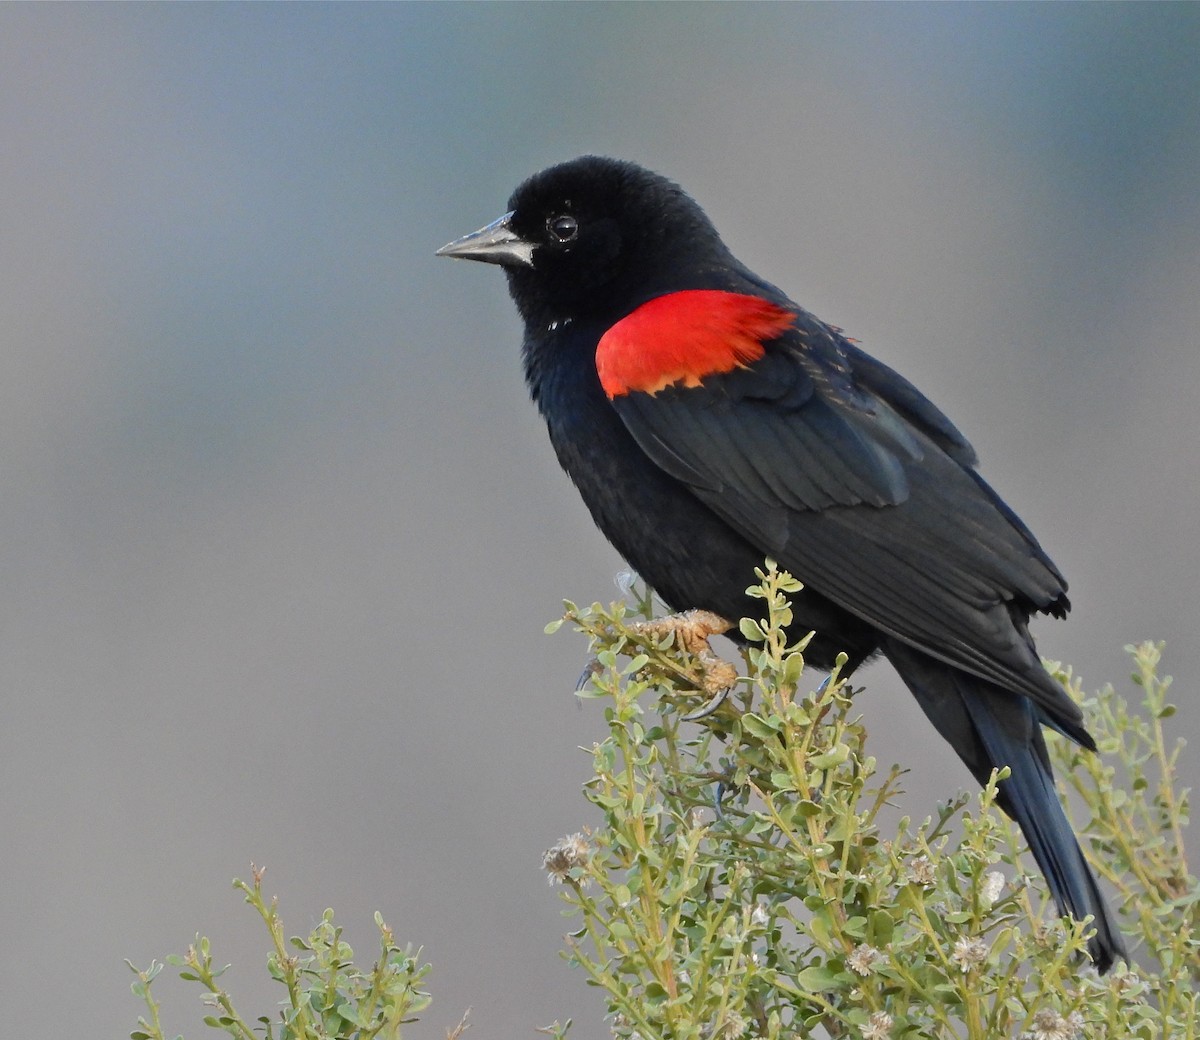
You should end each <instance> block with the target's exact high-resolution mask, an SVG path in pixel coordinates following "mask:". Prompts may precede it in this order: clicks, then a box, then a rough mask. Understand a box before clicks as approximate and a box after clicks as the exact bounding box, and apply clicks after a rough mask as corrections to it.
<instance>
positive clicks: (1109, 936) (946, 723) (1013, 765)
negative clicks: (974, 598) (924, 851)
mask: <svg viewBox="0 0 1200 1040" xmlns="http://www.w3.org/2000/svg"><path fill="white" fill-rule="evenodd" d="M883 650H884V653H886V654H887V656H888V659H889V660H890V661H891V662H892V664H893V665H894V666H895V668H896V670H897V671H898V672H899V673H900V677H901V678H902V679H903V680H904V682H905V683H906V684H907V686H908V688H909V689H910V690H911V691H912V692H913V695H914V696H915V697H916V698H917V701H918V702H919V703H920V705H921V707H922V709H923V710H924V711H925V714H926V715H928V716H929V719H930V721H931V722H932V723H933V724H934V726H936V727H937V729H938V732H940V733H941V734H942V736H943V737H945V738H946V740H947V741H949V743H950V745H951V746H952V747H953V748H954V750H955V751H957V752H958V754H959V757H961V758H962V760H963V761H964V762H965V763H966V764H967V767H968V768H969V769H970V770H971V772H972V773H973V774H974V775H975V778H976V779H977V780H978V781H979V782H980V783H986V782H987V780H988V778H989V777H990V776H991V773H992V770H993V769H998V768H1000V767H1002V766H1008V767H1009V770H1010V775H1009V777H1008V779H1006V780H1004V781H1002V782H1001V784H1000V787H999V792H998V796H997V802H998V803H999V805H1000V808H1001V809H1003V810H1004V811H1005V812H1006V813H1008V815H1009V816H1011V817H1012V819H1013V820H1014V821H1015V822H1016V824H1017V826H1018V827H1020V828H1021V833H1022V834H1024V835H1025V840H1026V841H1027V842H1028V843H1029V850H1030V852H1032V853H1033V858H1034V859H1035V860H1036V861H1037V864H1038V867H1040V868H1041V871H1042V874H1043V875H1044V876H1045V878H1046V883H1047V884H1048V885H1049V887H1050V892H1051V894H1052V895H1053V896H1054V899H1055V901H1056V902H1057V903H1058V906H1059V909H1060V910H1061V911H1062V912H1063V913H1064V914H1069V915H1070V916H1071V917H1073V918H1075V919H1076V920H1082V919H1083V918H1084V917H1086V916H1088V915H1091V917H1092V918H1093V922H1092V923H1093V926H1094V928H1095V934H1093V936H1092V938H1091V939H1090V940H1089V942H1088V952H1089V954H1090V955H1091V958H1092V960H1093V961H1094V962H1095V965H1096V967H1097V969H1098V970H1099V971H1100V972H1102V973H1103V972H1106V971H1108V969H1109V968H1110V967H1112V964H1113V962H1114V961H1115V960H1116V959H1117V958H1118V957H1124V956H1125V951H1124V948H1123V946H1122V944H1121V938H1120V934H1119V932H1118V931H1117V928H1116V924H1115V922H1114V921H1113V919H1112V917H1111V915H1110V914H1109V910H1108V905H1107V903H1106V902H1105V900H1104V897H1103V896H1102V895H1101V894H1100V889H1099V887H1098V886H1097V884H1096V879H1095V877H1094V876H1093V875H1092V872H1091V869H1090V868H1089V867H1088V864H1087V860H1086V859H1085V858H1084V855H1083V850H1082V849H1081V848H1080V847H1079V842H1078V841H1077V839H1076V837H1075V834H1074V832H1073V831H1072V830H1071V825H1070V823H1069V822H1068V821H1067V817H1066V813H1064V812H1063V808H1062V805H1061V803H1060V802H1059V800H1058V794H1057V792H1056V790H1055V787H1054V775H1053V773H1052V771H1051V768H1050V758H1049V755H1048V754H1047V751H1046V743H1045V740H1044V738H1043V736H1042V729H1041V726H1042V722H1043V720H1041V719H1039V717H1038V714H1037V710H1036V708H1035V706H1034V704H1033V702H1032V701H1030V700H1029V698H1027V697H1025V696H1023V695H1021V694H1018V693H1013V692H1011V691H1009V690H1005V689H1003V688H1002V687H999V686H996V685H995V684H993V683H990V682H987V681H986V680H984V679H980V678H978V677H976V676H973V675H970V674H968V673H966V672H962V671H960V670H958V669H956V668H952V667H950V666H949V665H946V664H943V663H942V662H940V661H937V660H934V659H933V658H931V657H928V656H926V655H925V654H922V653H921V652H920V651H917V650H914V649H912V648H911V647H909V646H907V645H905V644H902V643H898V642H897V641H895V640H890V639H889V640H887V641H885V643H884V646H883Z"/></svg>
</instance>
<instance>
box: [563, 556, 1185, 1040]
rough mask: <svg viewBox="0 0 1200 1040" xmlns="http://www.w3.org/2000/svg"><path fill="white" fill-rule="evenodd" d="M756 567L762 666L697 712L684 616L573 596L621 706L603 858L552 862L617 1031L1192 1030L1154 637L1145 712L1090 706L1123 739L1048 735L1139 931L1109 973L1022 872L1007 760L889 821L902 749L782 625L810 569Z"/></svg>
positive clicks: (609, 746) (600, 689)
mask: <svg viewBox="0 0 1200 1040" xmlns="http://www.w3.org/2000/svg"><path fill="white" fill-rule="evenodd" d="M760 577H761V579H762V585H761V587H758V588H753V589H750V590H749V592H750V594H751V595H752V596H756V597H758V599H759V600H760V602H761V603H762V605H763V616H762V617H760V618H757V619H747V620H745V621H743V622H742V625H741V630H742V633H743V635H745V636H746V637H747V638H748V639H749V640H751V641H752V645H751V648H750V649H748V650H747V651H745V653H744V655H743V656H744V659H745V666H746V667H745V676H744V678H743V679H742V680H741V681H740V682H739V684H738V687H737V689H736V690H735V693H734V695H733V696H732V697H731V698H730V701H729V702H728V703H727V704H726V705H725V706H724V707H723V708H722V709H721V710H720V711H719V712H718V713H717V714H716V715H714V716H713V717H711V718H710V719H707V720H705V722H704V723H702V724H696V723H689V722H686V721H682V719H681V716H682V714H683V713H684V712H685V711H686V710H687V708H689V707H692V706H694V704H695V698H696V693H695V690H696V688H697V686H698V685H699V680H700V676H699V674H698V672H697V665H696V663H695V661H694V660H692V659H690V658H689V657H688V656H687V655H686V654H680V653H679V652H677V651H676V649H675V647H674V646H673V645H672V643H673V640H672V639H671V638H670V637H669V636H668V637H666V638H665V639H661V640H654V639H652V638H651V639H647V638H646V636H645V634H644V630H643V629H640V628H639V627H638V626H636V625H634V626H631V625H630V624H629V620H628V616H629V614H630V612H631V611H630V608H629V607H627V605H626V604H623V603H617V604H614V605H613V606H611V607H608V608H604V607H601V606H600V605H598V604H597V605H594V606H592V607H590V608H588V609H586V610H581V609H579V608H578V607H576V606H574V605H573V604H567V611H566V615H565V619H564V620H569V621H571V622H572V623H574V625H575V626H576V627H578V628H579V629H581V630H582V631H584V632H585V633H587V634H588V636H589V637H590V639H591V641H592V645H593V648H594V652H595V653H596V657H597V660H598V662H599V664H600V668H599V670H597V672H596V673H595V674H594V675H593V677H592V679H591V681H590V684H589V687H588V689H587V690H586V691H584V695H585V696H589V697H594V698H598V699H601V700H602V701H603V702H604V703H605V715H606V718H607V721H608V724H609V735H608V738H607V739H606V740H604V741H603V742H602V743H600V744H598V745H597V746H596V748H595V749H594V752H593V758H594V763H595V776H594V777H593V779H592V780H591V782H590V783H589V784H588V785H587V797H588V799H589V801H591V802H592V803H593V804H594V805H595V806H596V807H597V808H598V809H599V810H600V814H601V819H600V821H599V822H598V823H596V824H595V826H594V827H593V828H592V830H591V833H590V835H589V836H588V842H589V845H590V846H591V855H590V856H588V857H586V858H584V859H582V860H581V861H580V862H579V863H578V864H577V865H575V866H573V867H571V868H570V869H569V870H566V871H564V872H562V874H561V876H560V880H561V881H562V882H563V883H564V885H565V892H564V895H565V898H566V901H567V903H568V904H569V906H570V908H571V911H572V912H574V913H575V914H577V915H578V916H579V917H580V918H581V919H582V922H581V927H580V928H579V929H578V930H577V931H576V932H574V933H573V934H572V936H571V937H570V948H569V951H568V952H569V957H570V960H571V961H572V962H573V963H575V964H577V965H578V966H579V967H581V968H582V969H583V970H584V971H585V972H586V974H587V976H588V978H589V979H590V981H591V982H592V983H593V984H595V985H598V986H601V987H602V988H603V989H604V990H605V991H606V993H607V994H608V1000H609V1007H610V1010H611V1013H612V1016H613V1019H612V1021H613V1029H614V1032H615V1033H616V1034H617V1036H619V1037H622V1038H625V1037H635V1036H636V1037H640V1038H641V1040H650V1038H659V1037H662V1038H671V1040H692V1038H696V1040H708V1038H711V1037H724V1038H733V1037H741V1036H745V1037H748V1038H749V1037H761V1038H763V1040H775V1038H777V1037H785V1036H786V1037H795V1036H801V1037H805V1036H830V1037H843V1036H845V1037H864V1038H866V1040H879V1038H883V1037H894V1038H901V1037H913V1038H916V1037H921V1038H950V1037H969V1038H973V1040H975V1038H978V1040H983V1038H989V1040H991V1038H997V1037H1026V1036H1028V1037H1033V1038H1036V1040H1068V1038H1070V1037H1074V1036H1089V1037H1108V1036H1112V1037H1116V1036H1128V1037H1146V1038H1149V1037H1163V1038H1171V1040H1175V1038H1181V1040H1182V1038H1195V1037H1196V1035H1197V1030H1198V1029H1200V1025H1198V1014H1200V1005H1198V1003H1197V1000H1198V998H1197V996H1196V993H1195V989H1196V986H1197V983H1200V895H1198V894H1197V884H1196V879H1195V878H1194V877H1192V876H1191V875H1190V874H1189V873H1188V868H1187V863H1186V860H1185V858H1184V850H1183V838H1182V835H1183V829H1184V827H1185V826H1186V823H1187V799H1186V792H1177V791H1175V789H1174V783H1173V782H1174V767H1175V764H1176V761H1177V758H1178V755H1179V749H1178V748H1175V749H1171V750H1168V748H1167V744H1166V738H1165V734H1164V732H1163V729H1162V725H1161V723H1162V720H1163V719H1165V718H1167V717H1169V715H1170V713H1171V711H1172V709H1171V708H1170V706H1169V705H1168V704H1167V702H1166V699H1165V694H1166V690H1167V686H1168V684H1169V680H1160V679H1158V678H1157V674H1156V666H1157V664H1158V657H1159V649H1160V648H1159V647H1157V646H1154V645H1153V644H1143V645H1141V646H1139V647H1136V648H1130V650H1131V652H1132V653H1133V656H1134V660H1135V665H1136V668H1137V671H1136V673H1135V676H1134V679H1135V681H1136V682H1138V683H1139V685H1141V687H1142V689H1143V691H1144V694H1145V709H1146V714H1145V717H1143V716H1141V715H1137V714H1135V713H1133V712H1131V711H1130V710H1129V708H1128V706H1127V704H1126V703H1125V701H1124V700H1123V699H1122V698H1120V697H1118V696H1117V695H1116V694H1115V693H1114V692H1113V691H1111V690H1106V691H1105V692H1103V693H1102V694H1101V695H1099V696H1098V697H1096V698H1093V699H1090V700H1087V701H1085V702H1084V707H1085V710H1086V711H1087V712H1088V714H1089V724H1090V725H1091V727H1092V730H1093V732H1094V733H1095V735H1096V737H1097V740H1098V742H1099V744H1100V746H1101V749H1102V750H1103V751H1105V752H1106V753H1107V754H1106V757H1104V758H1098V757H1096V756H1092V755H1087V754H1085V753H1082V752H1079V750H1078V749H1077V748H1075V747H1074V745H1070V744H1068V743H1067V742H1066V741H1063V740H1058V739H1056V740H1054V754H1055V756H1056V759H1057V767H1058V770H1059V772H1060V775H1062V776H1065V777H1069V781H1068V782H1069V783H1070V785H1071V786H1073V787H1074V789H1075V790H1076V791H1077V792H1078V795H1079V798H1078V801H1080V802H1081V803H1082V805H1083V806H1084V807H1085V809H1086V810H1087V813H1088V817H1089V818H1088V819H1087V820H1085V821H1083V825H1082V827H1081V828H1080V829H1081V836H1082V840H1083V844H1084V845H1085V847H1086V848H1087V849H1088V852H1089V857H1090V858H1092V860H1093V862H1094V864H1095V865H1096V867H1097V869H1098V870H1099V871H1100V872H1101V874H1102V876H1104V877H1105V878H1107V879H1108V881H1109V882H1110V883H1111V884H1112V886H1113V887H1114V889H1115V892H1116V896H1115V904H1116V906H1117V907H1118V908H1119V916H1120V919H1121V920H1122V921H1123V922H1124V925H1125V929H1126V931H1127V934H1128V938H1129V940H1130V946H1131V948H1132V949H1134V950H1135V951H1136V953H1135V959H1136V960H1137V962H1138V969H1137V973H1135V972H1133V971H1130V970H1128V969H1126V968H1125V967H1123V966H1122V967H1118V968H1117V969H1116V970H1114V971H1113V972H1112V973H1110V975H1108V976H1107V977H1105V978H1101V977H1099V976H1098V975H1097V974H1096V973H1095V972H1094V970H1092V969H1091V968H1090V967H1089V966H1087V965H1088V963H1089V962H1088V961H1087V958H1086V955H1085V954H1084V949H1085V938H1086V935H1087V932H1088V926H1087V924H1086V923H1072V922H1069V921H1063V920H1060V919H1059V918H1058V917H1057V912H1056V911H1055V909H1054V907H1053V905H1052V904H1049V903H1048V901H1047V899H1046V897H1045V895H1044V886H1043V883H1042V880H1041V878H1040V877H1038V876H1036V875H1035V876H1033V877H1027V876H1026V875H1025V873H1024V867H1023V864H1022V861H1021V858H1020V855H1019V848H1018V842H1019V835H1018V833H1017V831H1016V829H1015V828H1014V827H1012V826H1011V825H1010V824H1009V822H1008V820H1007V819H1006V818H1005V817H1004V816H1003V815H1002V814H1001V813H1000V812H999V811H998V810H997V809H995V808H994V806H993V803H994V796H995V780H996V779H997V778H993V782H992V784H991V785H990V786H989V787H988V788H987V789H986V790H984V791H983V792H982V793H981V794H980V795H979V796H978V797H966V796H964V797H961V798H959V799H957V800H955V801H954V802H952V803H950V804H949V805H946V806H944V807H942V808H940V809H939V810H938V812H937V813H936V814H935V815H934V816H932V817H931V818H929V819H926V820H924V822H922V823H919V824H916V825H914V824H913V822H912V821H911V820H910V819H908V818H904V819H902V820H900V822H899V824H898V825H892V826H890V827H888V826H886V825H885V824H884V823H883V817H881V812H882V810H883V809H884V807H885V806H886V805H889V804H892V803H894V802H895V801H896V800H897V799H898V797H899V795H900V783H901V778H902V773H903V771H902V770H901V769H900V768H899V767H893V768H892V769H890V770H888V771H886V772H884V773H879V772H877V769H876V762H875V760H874V759H873V758H872V757H870V755H868V754H867V751H866V731H865V729H864V727H863V724H862V720H861V718H860V717H859V716H858V714H857V713H856V712H855V710H854V704H853V696H852V694H851V692H850V691H849V689H848V688H847V686H846V684H845V683H844V682H842V681H841V680H840V679H839V678H838V676H837V675H836V673H835V674H834V675H833V676H832V677H831V679H830V681H829V682H828V683H826V684H825V685H824V686H823V687H822V688H821V689H819V690H818V692H816V693H811V694H810V693H804V692H803V690H804V686H803V684H804V683H805V681H806V680H807V676H806V675H805V674H804V658H803V653H804V643H805V641H804V640H802V641H801V642H800V643H798V644H795V645H787V643H786V635H785V629H786V626H787V625H788V624H789V622H790V621H791V612H790V608H789V606H788V600H787V596H788V595H789V594H790V593H793V592H795V591H796V590H797V589H798V588H799V585H798V583H797V582H796V581H795V580H794V579H792V578H791V577H789V576H788V575H786V574H784V573H782V572H779V571H778V570H776V569H775V568H774V567H773V566H771V565H770V564H768V566H767V567H766V568H765V569H764V570H763V571H761V572H760ZM648 607H649V603H648V601H647V599H646V598H645V597H643V599H642V601H641V602H640V604H638V605H637V607H635V608H634V612H636V610H637V609H640V610H641V611H642V612H647V611H648ZM551 627H555V626H551ZM1058 671H1059V673H1060V675H1061V677H1062V679H1063V681H1064V682H1065V683H1066V684H1067V687H1068V689H1070V690H1071V692H1072V694H1073V695H1075V696H1076V697H1077V698H1080V699H1082V696H1081V693H1080V689H1079V684H1078V682H1077V681H1074V680H1072V679H1071V676H1070V674H1069V672H1066V671H1063V670H1061V669H1059V670H1058ZM1114 758H1115V759H1116V761H1117V763H1118V764H1119V768H1118V767H1116V766H1114V765H1112V764H1111V762H1112V760H1113V759H1114ZM1118 774H1119V779H1120V783H1118V782H1117V778H1118Z"/></svg>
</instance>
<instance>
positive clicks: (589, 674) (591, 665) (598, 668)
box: [575, 657, 604, 693]
mask: <svg viewBox="0 0 1200 1040" xmlns="http://www.w3.org/2000/svg"><path fill="white" fill-rule="evenodd" d="M602 671H604V665H602V664H601V663H600V659H599V658H597V657H593V658H592V659H591V660H590V661H588V663H587V664H585V665H584V666H583V671H582V672H580V673H579V678H578V679H576V680H575V692H576V693H582V692H583V688H584V687H585V686H587V684H588V683H589V682H591V681H592V679H594V678H595V677H596V676H597V675H599V674H600V673H601V672H602Z"/></svg>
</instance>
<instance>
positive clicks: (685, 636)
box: [630, 610, 738, 722]
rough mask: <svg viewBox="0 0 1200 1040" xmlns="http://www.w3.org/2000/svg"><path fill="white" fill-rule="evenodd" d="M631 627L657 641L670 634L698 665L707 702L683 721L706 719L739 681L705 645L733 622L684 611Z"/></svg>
mask: <svg viewBox="0 0 1200 1040" xmlns="http://www.w3.org/2000/svg"><path fill="white" fill-rule="evenodd" d="M630 628H631V629H632V630H633V631H634V632H635V633H637V634H638V635H644V636H649V637H650V638H651V639H656V640H657V639H662V638H663V637H665V636H667V635H672V634H673V635H674V636H675V642H676V645H678V646H680V647H682V648H683V649H684V650H686V651H687V652H688V653H690V654H692V655H693V656H694V657H695V658H696V660H697V661H698V662H699V664H700V668H701V671H702V673H703V677H702V678H701V681H700V688H701V690H702V691H703V692H704V693H705V694H707V695H708V700H707V701H705V703H704V705H703V707H701V708H699V709H698V710H696V711H694V712H689V713H688V714H687V715H684V716H683V721H684V722H695V721H696V720H697V719H704V718H708V716H709V715H712V714H713V712H715V711H716V710H717V709H718V708H720V707H721V705H722V704H724V703H725V699H726V698H727V697H728V696H729V691H730V690H731V689H733V686H734V684H735V683H736V682H737V681H738V673H737V669H736V668H734V667H733V665H731V664H730V663H729V662H728V661H726V660H723V659H722V658H720V657H718V656H717V654H716V653H714V652H713V648H712V647H711V646H709V645H708V641H709V639H710V638H712V637H713V636H719V635H722V634H723V633H725V632H728V631H729V630H730V629H731V628H733V622H731V621H727V620H726V619H725V618H723V617H721V616H720V615H719V614H714V613H713V612H712V611H711V610H685V611H683V612H682V613H680V614H671V615H669V616H667V617H661V618H654V619H653V620H652V621H638V622H636V623H635V624H633V625H631V626H630Z"/></svg>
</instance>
